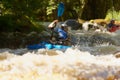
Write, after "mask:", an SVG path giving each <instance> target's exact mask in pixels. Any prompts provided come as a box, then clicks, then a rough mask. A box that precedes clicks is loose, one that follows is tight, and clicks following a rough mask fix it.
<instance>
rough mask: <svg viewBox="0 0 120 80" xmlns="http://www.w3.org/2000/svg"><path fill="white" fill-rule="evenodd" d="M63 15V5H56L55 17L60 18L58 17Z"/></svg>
mask: <svg viewBox="0 0 120 80" xmlns="http://www.w3.org/2000/svg"><path fill="white" fill-rule="evenodd" d="M63 13H64V3H63V2H61V3H59V5H58V13H57V16H58V17H60V16H62V15H63Z"/></svg>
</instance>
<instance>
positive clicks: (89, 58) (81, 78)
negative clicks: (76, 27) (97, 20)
mask: <svg viewBox="0 0 120 80" xmlns="http://www.w3.org/2000/svg"><path fill="white" fill-rule="evenodd" d="M71 38H72V43H73V46H72V47H71V48H68V49H66V50H65V51H61V50H55V49H53V50H48V49H37V50H28V49H26V48H21V49H14V50H12V49H7V48H6V49H0V80H120V57H119V56H118V57H116V53H117V54H120V31H117V32H115V33H94V32H86V33H83V32H82V31H72V32H71Z"/></svg>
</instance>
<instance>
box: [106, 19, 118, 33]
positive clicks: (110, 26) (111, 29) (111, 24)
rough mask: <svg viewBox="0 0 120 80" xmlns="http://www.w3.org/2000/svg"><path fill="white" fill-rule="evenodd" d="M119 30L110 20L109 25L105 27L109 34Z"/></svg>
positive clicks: (113, 21)
mask: <svg viewBox="0 0 120 80" xmlns="http://www.w3.org/2000/svg"><path fill="white" fill-rule="evenodd" d="M118 29H119V26H118V25H116V24H115V20H111V21H110V23H109V24H108V25H107V30H108V31H110V32H115V31H116V30H118Z"/></svg>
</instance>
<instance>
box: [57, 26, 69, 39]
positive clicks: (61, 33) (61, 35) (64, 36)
mask: <svg viewBox="0 0 120 80" xmlns="http://www.w3.org/2000/svg"><path fill="white" fill-rule="evenodd" d="M57 32H58V34H59V38H60V39H66V38H67V37H68V36H67V32H65V31H64V30H62V29H61V28H58V30H57Z"/></svg>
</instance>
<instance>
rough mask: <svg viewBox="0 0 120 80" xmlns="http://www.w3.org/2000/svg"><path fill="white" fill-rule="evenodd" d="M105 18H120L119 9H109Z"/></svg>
mask: <svg viewBox="0 0 120 80" xmlns="http://www.w3.org/2000/svg"><path fill="white" fill-rule="evenodd" d="M105 19H107V20H111V19H115V20H120V11H115V10H113V11H112V10H109V11H108V13H107V15H106V18H105Z"/></svg>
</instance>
